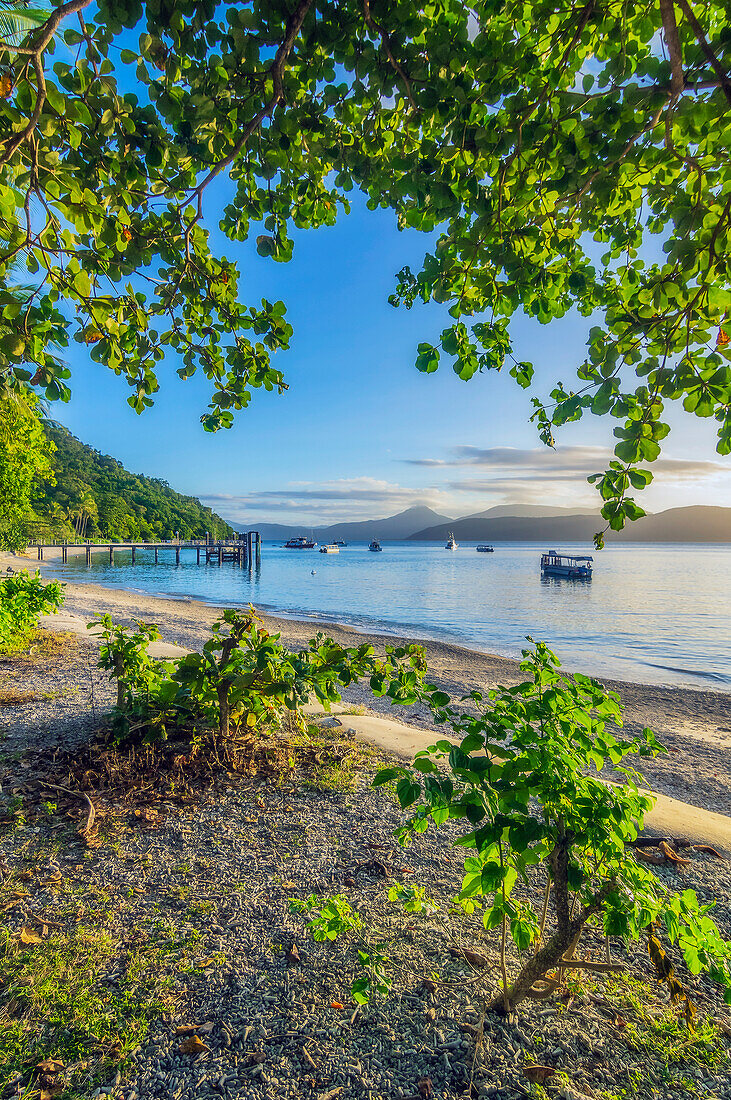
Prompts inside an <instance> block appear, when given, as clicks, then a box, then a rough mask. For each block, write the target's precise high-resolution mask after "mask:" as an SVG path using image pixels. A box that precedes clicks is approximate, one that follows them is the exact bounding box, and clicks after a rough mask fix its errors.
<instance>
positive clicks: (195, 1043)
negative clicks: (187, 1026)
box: [178, 1035, 210, 1054]
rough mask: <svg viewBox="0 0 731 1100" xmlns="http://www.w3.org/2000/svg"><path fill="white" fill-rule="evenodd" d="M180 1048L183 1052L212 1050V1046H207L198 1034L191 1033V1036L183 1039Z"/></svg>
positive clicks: (197, 1052) (194, 1052) (199, 1052)
mask: <svg viewBox="0 0 731 1100" xmlns="http://www.w3.org/2000/svg"><path fill="white" fill-rule="evenodd" d="M178 1050H179V1051H180V1053H181V1054H201V1053H202V1052H203V1051H204V1050H210V1047H207V1046H206V1044H205V1043H204V1042H203V1040H202V1039H199V1038H198V1036H197V1035H191V1036H190V1038H188V1039H183V1041H182V1043H181V1044H180V1046H179V1047H178Z"/></svg>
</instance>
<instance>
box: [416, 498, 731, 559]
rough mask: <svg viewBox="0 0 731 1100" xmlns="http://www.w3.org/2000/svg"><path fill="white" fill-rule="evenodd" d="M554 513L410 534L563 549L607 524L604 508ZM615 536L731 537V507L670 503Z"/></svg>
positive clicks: (610, 537)
mask: <svg viewBox="0 0 731 1100" xmlns="http://www.w3.org/2000/svg"><path fill="white" fill-rule="evenodd" d="M550 511H551V512H553V514H552V515H538V516H525V515H515V514H513V515H505V516H494V515H493V518H484V516H483V517H480V516H479V515H478V516H465V517H464V518H463V519H456V520H454V521H452V522H449V523H440V524H435V525H433V526H431V527H427V528H425V529H424V530H422V531H417V532H415V533H414V534H413V535H411V536H409V537H410V538H411V539H413V540H419V541H441V540H442V539H446V537H447V535H448V533H449V532H450V531H453V532H454V536H455V538H456V539H457V541H458V542H459V541H460V540H461V541H463V542H476V541H479V542H546V543H551V544H552V545H554V546H555V547H556V548H557V549H559V548H560V545H561V543H569V542H582V543H587V544H589V545H591V542H592V538H593V536H594V533H595V532H596V531H599V530H601V529H602V528H603V526H604V520H603V519H602V518H601V516H599V514H598V513H594V514H591V513H585V512H576V513H570V514H568V515H567V514H556V513H558V512H559V509H551V510H550ZM606 538H607V543H608V544H609V543H612V542H731V508H714V507H706V506H701V505H698V506H694V507H690V508H670V509H669V510H668V511H666V512H658V513H657V514H656V515H648V516H645V517H644V518H643V519H639V520H636V521H635V522H634V523H629V524H627V526H626V527H625V529H624V530H623V531H617V532H614V531H611V532H608V534H607V537H606Z"/></svg>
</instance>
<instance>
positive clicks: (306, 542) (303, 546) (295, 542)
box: [284, 535, 317, 550]
mask: <svg viewBox="0 0 731 1100" xmlns="http://www.w3.org/2000/svg"><path fill="white" fill-rule="evenodd" d="M316 546H317V543H316V542H314V541H313V540H312V539H308V538H307V536H306V535H297V536H296V537H295V538H291V539H288V540H287V542H285V544H284V549H285V550H314V548H315V547H316Z"/></svg>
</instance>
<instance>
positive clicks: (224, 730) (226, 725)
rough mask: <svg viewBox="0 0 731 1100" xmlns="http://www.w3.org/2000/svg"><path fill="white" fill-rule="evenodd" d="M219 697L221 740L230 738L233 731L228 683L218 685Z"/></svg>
mask: <svg viewBox="0 0 731 1100" xmlns="http://www.w3.org/2000/svg"><path fill="white" fill-rule="evenodd" d="M216 694H217V696H218V733H219V736H220V738H221V740H222V741H223V740H225V739H227V738H228V735H229V732H230V729H231V710H230V707H229V705H228V681H226V682H224V683H219V684H217V685H216Z"/></svg>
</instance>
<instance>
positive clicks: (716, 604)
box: [54, 542, 731, 691]
mask: <svg viewBox="0 0 731 1100" xmlns="http://www.w3.org/2000/svg"><path fill="white" fill-rule="evenodd" d="M546 549H548V547H546V546H539V545H527V544H526V543H496V544H495V553H494V554H478V553H476V551H475V544H474V543H471V544H462V545H461V546H460V548H459V550H458V551H457V552H455V553H450V552H448V551H446V550H445V549H444V548H443V546H442V544H441V543H417V542H401V543H398V542H386V543H384V544H383V553H381V554H374V553H370V552H369V551H368V549H367V544H365V543H353V544H351V545H349V546H347V547H345V548H344V549H341V551H340V553H339V554H319V553H318V552H317V551H316V550H305V551H298V550H285V549H284V548H283V547H282V544H281V543H268V542H267V543H264V547H263V555H262V564H261V568H260V569H258V570H257V569H253V570H252V571H249V570H248V569H246V568H241V567H240V566H238V565H234V564H230V563H228V562H226V563H224V564H223V565H221V566H218V565H208V566H204V565H200V566H197V565H196V564H195V553H194V552H193V551H183V555H182V556H183V561H182V563H181V565H180V566H176V565H175V556H174V551H173V550H172V549H171V550H170V551H168V550H162V551H161V552H160V562H159V564H158V565H155V563H154V559H153V555H152V552H151V551H138V552H137V564H136V565H135V566H134V567H133V566H132V564H131V554H130V552H129V551H123V550H120V551H118V552H116V553H115V562H114V565H111V566H110V565H109V560H108V557H107V559H106V560H105V559H104V557H103V555H102V554H98V555H96V557H95V559H94V563H93V564H92V566H91V567H90V568H87V567H86V565H85V564H84V559H83V557H80V558H78V559H76V560H72V561H70V562H69V564H68V566H65V567H63V568H62V575H63V576H64V577H65V578H66V579H68V580H74V581H83V580H89V581H94V582H97V583H99V584H105V585H110V586H113V587H120V588H127V589H132V590H139V591H143V592H149V593H156V594H169V595H174V596H194V597H196V598H197V599H202V600H207V601H210V602H212V603H216V604H223V605H225V604H229V603H231V604H239V605H240V604H246V603H248V602H252V603H254V604H256V605H257V606H259V607H260V608H262V609H267V610H270V611H272V612H275V613H278V614H282V615H285V616H288V617H291V618H312V619H315V620H318V621H320V622H325V623H326V622H328V621H331V622H332V621H335V622H337V621H340V622H347V623H350V624H351V625H353V626H355V627H356V628H359V629H361V630H364V631H365V630H367V631H378V632H380V633H400V634H406V635H413V636H415V637H424V638H434V639H439V640H442V641H451V642H456V643H458V644H460V645H464V646H467V647H468V648H471V649H477V650H482V651H484V652H489V653H498V654H502V655H504V656H508V657H515V656H518V655H519V654H520V649H521V647H522V646H523V645H524V639H525V636H526V635H527V634H530V635H532V636H533V637H534V638H536V639H542V640H544V641H546V642H547V643H549V644H550V645H551V646H552V648H553V649H554V650H555V651H556V652H557V653H558V655H559V657H560V658H561V660H562V662H563V663H564V664H565V665H566V666H567V667H568V668H571V669H574V670H581V671H584V672H587V673H590V674H595V675H601V676H609V677H615V678H617V679H623V680H634V681H639V682H643V683H657V684H683V685H686V686H690V687H695V688H714V689H716V690H722V691H731V547H729V546H681V545H677V546H661V547H658V546H647V547H643V546H631V547H630V546H623V547H616V548H610V549H608V550H603V551H602V552H601V553H598V554H595V555H594V577H593V580H592V581H591V582H581V581H569V580H562V579H561V580H559V579H555V578H550V579H542V578H541V575H540V570H539V559H540V554H541V552H542V551H543V550H546ZM561 549H563V550H566V551H570V550H572V549H573V550H574V551H575V552H577V553H587V549H586V547H585V546H584V547H571V546H567V545H564V546H563V547H561ZM59 564H60V563H59ZM54 569H55V563H54ZM313 570H314V571H315V572H314V575H313V573H312V571H313Z"/></svg>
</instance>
